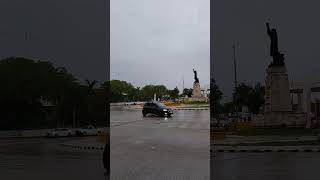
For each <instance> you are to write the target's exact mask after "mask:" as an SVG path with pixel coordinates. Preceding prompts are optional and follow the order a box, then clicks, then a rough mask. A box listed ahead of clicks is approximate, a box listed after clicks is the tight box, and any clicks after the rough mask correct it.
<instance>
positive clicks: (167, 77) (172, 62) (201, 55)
mask: <svg viewBox="0 0 320 180" xmlns="http://www.w3.org/2000/svg"><path fill="white" fill-rule="evenodd" d="M209 3H210V1H209V0H111V23H110V25H111V78H112V79H121V80H126V81H129V82H131V83H132V84H133V85H135V86H140V87H142V86H144V85H146V84H163V85H166V86H167V87H168V88H174V87H175V86H178V88H182V80H183V78H184V82H185V87H188V88H191V87H192V83H193V82H194V79H193V75H194V74H193V71H192V69H193V68H195V69H196V70H197V72H198V77H199V79H200V84H201V85H204V84H209V78H210V77H209V76H210V72H209V71H210V66H209V64H210V7H209V6H210V4H209Z"/></svg>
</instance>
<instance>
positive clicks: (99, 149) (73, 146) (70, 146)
mask: <svg viewBox="0 0 320 180" xmlns="http://www.w3.org/2000/svg"><path fill="white" fill-rule="evenodd" d="M60 146H64V147H68V148H72V149H77V150H92V151H103V150H104V147H103V146H100V147H98V146H79V145H70V144H60Z"/></svg>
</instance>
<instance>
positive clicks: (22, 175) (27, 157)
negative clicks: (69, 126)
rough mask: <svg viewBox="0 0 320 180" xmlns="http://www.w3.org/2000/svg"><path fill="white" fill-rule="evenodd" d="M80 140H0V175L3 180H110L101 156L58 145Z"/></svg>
mask: <svg viewBox="0 0 320 180" xmlns="http://www.w3.org/2000/svg"><path fill="white" fill-rule="evenodd" d="M75 139H77V138H58V139H46V138H36V139H25V140H21V139H20V140H14V139H11V140H0V172H1V179H4V180H7V179H8V180H9V179H10V180H16V179H17V180H21V179H32V180H38V179H39V180H43V179H46V180H51V179H52V180H57V179H60V180H64V179H68V180H69V179H78V180H85V179H97V180H99V179H101V180H102V179H107V178H106V177H105V176H104V174H103V173H104V169H103V165H102V160H101V158H102V154H101V153H97V152H95V153H92V152H79V151H75V150H69V149H64V148H62V147H60V146H58V144H59V143H61V142H64V141H70V140H75Z"/></svg>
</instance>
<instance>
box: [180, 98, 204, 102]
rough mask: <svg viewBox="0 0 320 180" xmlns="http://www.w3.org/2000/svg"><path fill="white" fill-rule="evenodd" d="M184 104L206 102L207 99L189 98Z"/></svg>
mask: <svg viewBox="0 0 320 180" xmlns="http://www.w3.org/2000/svg"><path fill="white" fill-rule="evenodd" d="M184 101H185V102H208V101H209V99H208V98H206V97H189V98H185V99H184Z"/></svg>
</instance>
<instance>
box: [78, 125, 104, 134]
mask: <svg viewBox="0 0 320 180" xmlns="http://www.w3.org/2000/svg"><path fill="white" fill-rule="evenodd" d="M100 132H101V130H100V129H96V128H95V127H94V126H88V127H86V128H82V129H79V130H77V131H76V134H77V135H80V136H97V135H98V134H99V133H100Z"/></svg>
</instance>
